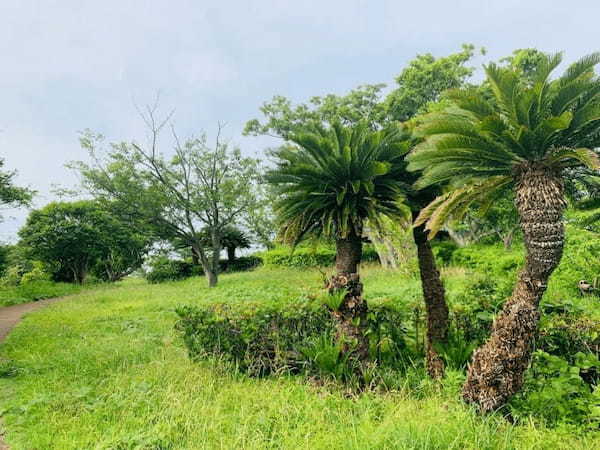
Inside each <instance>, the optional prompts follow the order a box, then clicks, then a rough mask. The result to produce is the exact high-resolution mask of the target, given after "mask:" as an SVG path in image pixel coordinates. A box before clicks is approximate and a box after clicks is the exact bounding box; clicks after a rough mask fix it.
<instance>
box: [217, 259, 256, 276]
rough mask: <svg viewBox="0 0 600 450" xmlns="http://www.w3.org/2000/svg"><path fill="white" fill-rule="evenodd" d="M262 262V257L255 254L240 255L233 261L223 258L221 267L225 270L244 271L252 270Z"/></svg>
mask: <svg viewBox="0 0 600 450" xmlns="http://www.w3.org/2000/svg"><path fill="white" fill-rule="evenodd" d="M261 264H262V259H261V258H259V257H258V256H255V255H250V256H240V257H238V258H236V259H234V260H233V261H227V260H221V268H222V270H223V271H225V272H243V271H245V270H252V269H255V268H256V267H258V266H260V265H261Z"/></svg>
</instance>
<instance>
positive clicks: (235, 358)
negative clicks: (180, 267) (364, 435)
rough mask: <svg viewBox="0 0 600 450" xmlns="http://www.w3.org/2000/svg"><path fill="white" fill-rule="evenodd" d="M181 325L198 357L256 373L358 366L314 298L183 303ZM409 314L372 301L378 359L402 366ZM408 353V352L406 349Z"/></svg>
mask: <svg viewBox="0 0 600 450" xmlns="http://www.w3.org/2000/svg"><path fill="white" fill-rule="evenodd" d="M176 311H177V314H178V315H179V320H178V322H177V325H176V328H177V329H178V330H179V331H180V332H181V334H182V336H183V340H184V343H185V345H186V347H187V350H188V354H189V355H190V357H191V358H192V359H194V360H197V359H202V358H207V357H216V358H218V359H220V360H223V361H226V362H229V363H232V364H234V365H235V366H236V367H237V368H238V369H239V370H241V371H242V372H244V373H246V374H248V375H250V376H264V375H269V374H273V373H281V372H289V373H299V372H305V373H311V374H315V375H324V374H328V375H333V376H335V377H338V376H341V375H342V374H344V376H349V374H350V373H351V372H352V371H350V370H344V367H345V368H348V365H347V364H346V361H345V360H343V356H342V354H341V352H340V351H339V350H340V349H339V346H338V344H337V343H336V342H335V340H334V339H333V336H334V335H335V323H334V321H333V320H332V318H331V315H330V314H329V311H328V309H327V307H325V306H324V305H322V304H321V303H319V302H318V301H315V300H313V299H308V298H304V299H299V300H297V301H294V302H291V303H288V304H285V305H282V304H281V303H268V302H262V303H254V302H253V303H244V304H242V305H233V304H213V305H209V306H202V307H198V306H181V307H179V308H177V310H176ZM402 320H403V314H402V313H401V312H399V311H398V310H396V309H394V308H393V307H391V306H389V305H387V304H381V305H374V306H371V309H370V312H369V316H368V332H367V334H368V335H369V337H370V341H371V352H372V356H373V359H374V360H375V361H377V362H378V363H380V364H381V365H386V366H392V367H396V368H398V367H400V366H401V365H402V364H403V362H404V360H403V359H402V358H403V356H406V353H407V351H404V352H403V350H406V344H405V342H404V335H405V331H404V329H403V328H402V326H401V323H402ZM403 353H404V355H403Z"/></svg>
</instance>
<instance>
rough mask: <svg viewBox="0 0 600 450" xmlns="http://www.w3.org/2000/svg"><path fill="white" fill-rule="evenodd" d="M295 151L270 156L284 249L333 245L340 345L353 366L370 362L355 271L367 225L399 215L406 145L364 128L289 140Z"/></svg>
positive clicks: (326, 130)
mask: <svg viewBox="0 0 600 450" xmlns="http://www.w3.org/2000/svg"><path fill="white" fill-rule="evenodd" d="M288 139H289V140H290V141H291V142H293V143H294V144H295V145H293V146H284V147H280V148H279V149H277V150H275V151H274V152H273V156H274V157H275V164H276V168H275V169H273V170H271V171H270V172H268V174H267V180H268V181H269V182H270V183H272V184H273V185H274V186H275V187H276V190H277V192H278V194H279V199H278V201H277V203H276V208H275V210H276V213H277V216H278V219H279V223H280V235H281V237H282V238H283V240H284V241H288V242H291V243H294V244H295V243H297V242H299V241H300V240H301V239H303V238H304V237H306V236H307V235H311V234H313V235H324V236H326V237H329V238H332V239H335V243H336V258H335V267H336V271H337V273H336V275H334V276H333V277H332V278H331V279H330V280H329V281H328V288H329V292H330V295H332V296H333V297H335V298H338V297H337V296H339V299H340V302H339V305H335V307H333V308H332V307H331V305H330V308H332V311H331V313H332V315H333V317H334V318H335V320H336V321H337V324H338V338H339V339H340V340H341V341H342V342H343V343H344V349H345V351H347V352H348V351H352V352H353V353H354V354H355V355H356V356H357V357H358V359H359V360H364V359H365V358H367V356H368V350H369V345H368V338H367V336H366V335H365V334H364V326H365V321H366V314H367V303H366V301H365V300H364V299H363V297H362V284H361V283H360V277H359V274H358V266H359V264H360V260H361V256H362V243H363V231H364V227H365V224H366V222H367V221H368V222H369V225H370V226H372V227H375V228H379V227H381V224H382V218H384V217H388V218H397V217H399V216H402V215H404V210H403V208H402V192H403V187H405V185H404V184H403V181H402V173H403V169H404V155H405V154H406V152H407V151H408V146H407V140H406V139H405V136H404V135H403V134H402V133H401V131H400V130H399V129H398V128H389V129H386V130H383V131H371V130H370V129H369V128H368V126H367V125H366V124H364V123H361V124H358V125H355V126H349V127H344V126H342V125H340V124H339V123H334V124H333V125H331V126H330V127H316V128H314V129H313V130H310V131H307V132H304V133H298V134H290V135H289V136H288Z"/></svg>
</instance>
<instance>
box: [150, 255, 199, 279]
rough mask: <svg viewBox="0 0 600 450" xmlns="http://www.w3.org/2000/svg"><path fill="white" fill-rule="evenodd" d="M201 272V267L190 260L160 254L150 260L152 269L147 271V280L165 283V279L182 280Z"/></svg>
mask: <svg viewBox="0 0 600 450" xmlns="http://www.w3.org/2000/svg"><path fill="white" fill-rule="evenodd" d="M200 274H201V271H200V269H199V267H198V266H194V264H192V263H191V262H189V261H183V260H178V259H169V258H167V257H166V256H159V257H157V258H154V259H153V260H152V261H151V262H150V269H149V270H148V271H146V280H148V282H149V283H164V282H165V281H176V280H182V279H184V278H189V277H191V276H192V275H200Z"/></svg>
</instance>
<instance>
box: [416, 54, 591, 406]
mask: <svg viewBox="0 0 600 450" xmlns="http://www.w3.org/2000/svg"><path fill="white" fill-rule="evenodd" d="M561 59H562V58H561V55H560V54H557V55H545V56H544V57H543V58H540V60H539V61H538V62H537V63H536V66H535V68H534V72H533V75H532V76H525V75H524V74H522V73H520V72H518V71H516V70H514V69H511V68H505V67H499V66H497V65H495V64H490V65H488V66H487V67H486V68H485V72H486V74H487V84H488V85H489V87H490V90H491V92H488V93H486V92H485V91H483V90H481V89H476V88H470V89H462V90H456V91H453V92H452V93H451V94H450V98H451V100H453V102H454V104H455V106H453V107H449V108H448V109H446V110H444V111H443V112H441V113H437V114H431V115H429V116H427V117H426V118H424V122H423V123H422V125H421V126H420V128H419V130H418V131H419V132H420V134H421V135H422V136H423V137H424V141H423V143H421V144H420V145H419V146H417V147H416V148H415V150H414V151H413V152H412V154H411V155H410V156H409V161H410V164H409V170H422V171H423V174H422V176H421V178H420V180H419V181H418V182H417V187H424V186H431V185H435V184H440V183H442V184H444V183H448V184H449V186H450V189H449V190H448V191H447V193H446V194H445V195H442V196H440V197H438V198H437V199H436V200H434V201H433V202H432V203H431V204H430V205H429V206H428V207H427V208H425V209H424V210H423V211H422V212H421V214H420V216H419V218H418V220H417V224H422V223H425V224H426V227H427V229H428V230H430V235H433V234H435V233H436V232H437V231H438V230H439V229H440V227H441V226H442V225H443V224H444V223H445V222H446V221H447V220H448V219H450V218H453V217H454V218H456V217H460V216H461V214H462V213H464V211H465V210H466V209H467V208H468V206H469V205H471V204H472V203H473V202H477V203H479V204H481V203H485V201H493V200H494V199H495V198H498V197H499V196H502V195H506V193H507V189H513V190H514V194H515V206H516V209H517V212H518V214H519V218H520V225H521V228H522V230H523V235H524V242H525V247H526V253H527V254H526V259H525V265H524V267H523V269H522V270H521V272H520V274H519V276H518V280H517V284H516V286H515V289H514V291H513V294H512V296H511V298H510V299H509V300H508V301H507V302H506V303H505V305H504V307H503V309H502V312H501V313H500V314H499V315H498V317H497V318H496V320H495V322H494V325H493V328H492V333H491V336H490V338H489V339H488V341H487V342H486V343H485V344H484V345H483V346H482V347H480V348H479V349H478V350H477V351H476V352H475V353H474V355H473V360H472V362H471V364H470V366H469V370H468V377H467V381H466V383H465V386H464V389H463V396H464V398H465V400H466V401H467V402H472V403H475V404H477V405H478V406H479V408H480V409H481V410H482V411H491V410H494V409H496V408H498V407H500V406H502V405H503V404H505V403H506V401H507V400H508V399H509V398H510V397H511V396H512V395H513V394H514V393H516V392H517V391H518V390H519V389H520V387H521V386H522V383H523V374H524V371H525V369H526V368H527V366H528V364H529V362H530V357H531V352H532V343H533V340H534V337H535V335H536V332H537V326H538V321H539V316H540V313H539V308H538V305H539V302H540V299H541V298H542V295H543V293H544V291H545V289H546V285H547V283H548V279H549V277H550V275H551V274H552V272H553V270H554V269H555V268H556V266H557V265H558V263H559V261H560V259H561V256H562V251H563V244H564V228H563V222H562V217H563V211H564V209H565V206H566V200H565V184H566V183H569V182H570V181H571V180H572V179H573V178H574V177H576V176H577V174H578V173H579V168H580V167H585V168H587V170H590V169H591V170H598V169H599V168H600V161H599V158H598V155H597V154H596V153H595V151H594V150H593V149H594V148H596V147H597V146H598V145H600V79H599V77H598V76H596V75H595V74H594V66H595V65H596V64H598V63H599V62H600V53H595V54H592V55H590V56H587V57H585V58H583V59H581V60H579V61H578V62H576V63H574V64H573V65H571V66H570V67H569V68H568V69H567V70H566V72H565V73H564V74H563V75H562V76H561V77H559V78H556V79H551V78H550V74H551V72H552V71H553V70H554V69H555V68H556V67H557V66H558V65H559V64H560V62H561ZM581 172H584V171H583V170H581Z"/></svg>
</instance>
